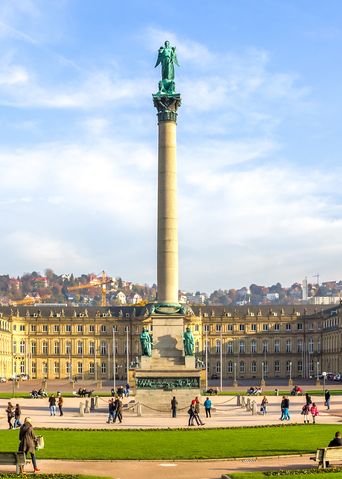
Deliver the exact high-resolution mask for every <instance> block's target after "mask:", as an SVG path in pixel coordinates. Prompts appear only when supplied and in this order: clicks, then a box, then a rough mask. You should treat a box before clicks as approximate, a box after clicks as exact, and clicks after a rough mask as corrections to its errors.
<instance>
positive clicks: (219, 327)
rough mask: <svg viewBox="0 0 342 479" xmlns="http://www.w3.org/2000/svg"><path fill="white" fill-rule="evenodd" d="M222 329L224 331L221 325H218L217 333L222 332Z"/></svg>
mask: <svg viewBox="0 0 342 479" xmlns="http://www.w3.org/2000/svg"><path fill="white" fill-rule="evenodd" d="M221 329H222V327H221V324H217V325H216V332H218V333H219V332H220V331H221Z"/></svg>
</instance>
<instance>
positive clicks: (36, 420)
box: [0, 383, 342, 479]
mask: <svg viewBox="0 0 342 479" xmlns="http://www.w3.org/2000/svg"><path fill="white" fill-rule="evenodd" d="M8 386H9V385H8V384H7V385H1V389H2V391H4V390H5V387H7V391H8ZM62 386H63V385H61V384H58V383H51V384H50V386H49V392H50V393H51V392H54V393H56V392H57V390H61V391H62V392H63V389H64V392H69V393H70V391H69V390H68V389H67V388H63V387H62ZM20 387H21V392H23V391H22V390H23V389H25V390H29V387H30V385H29V384H26V385H24V384H21V385H20ZM279 389H285V390H286V388H284V387H281V388H279ZM308 389H309V387H308ZM310 389H312V388H311V387H310ZM331 389H332V388H331ZM269 390H270V391H273V390H274V388H273V387H272V388H269ZM245 391H246V389H245V388H242V387H241V388H239V390H238V392H239V393H240V394H242V393H243V392H245ZM106 392H108V391H106ZM265 393H266V394H267V391H265ZM17 395H19V391H18V392H17ZM205 397H206V396H202V397H201V403H202V404H203V401H204V400H205ZM262 397H263V395H261V396H251V397H250V399H251V400H254V401H256V403H257V410H258V414H256V415H252V413H251V412H250V411H246V409H245V408H242V407H241V406H238V405H237V397H236V396H211V400H212V403H213V411H212V417H211V418H205V412H204V408H203V406H202V407H201V417H202V420H203V421H204V422H205V425H204V426H195V427H193V428H192V429H194V428H196V427H200V428H211V427H214V428H219V427H222V428H224V427H241V426H261V425H272V424H280V421H279V417H280V402H281V399H282V397H281V396H268V401H269V404H268V413H267V414H266V415H261V414H260V412H259V411H260V403H261V400H262ZM289 398H290V415H291V421H290V423H293V424H295V423H298V424H301V423H303V416H302V415H301V414H300V412H301V408H302V405H303V404H304V402H305V397H304V396H297V397H293V396H289ZM86 399H88V398H79V397H70V398H69V397H66V398H65V399H64V415H63V416H62V417H60V416H59V415H56V416H52V417H51V416H50V412H49V407H48V400H47V398H43V399H28V398H27V399H22V398H15V397H14V398H13V399H12V403H14V404H15V403H17V402H18V403H19V404H20V405H21V408H22V417H25V416H30V417H31V418H32V422H33V424H34V427H35V428H40V427H49V428H64V427H66V428H75V429H82V428H90V429H91V428H93V429H135V428H143V429H144V428H146V429H147V428H180V427H184V428H187V427H188V426H187V424H188V415H187V408H186V409H185V410H182V411H179V412H178V414H177V417H176V418H172V417H171V414H170V413H168V412H161V411H154V410H151V409H149V408H148V407H146V406H148V405H145V406H144V405H142V415H141V416H138V414H137V410H136V409H128V410H126V409H124V413H123V422H122V424H119V423H117V424H107V422H106V421H107V408H108V400H109V397H105V396H99V397H98V407H97V408H96V410H95V412H93V413H86V414H85V415H84V416H80V412H79V405H80V402H83V403H84V402H85V400H86ZM312 399H313V401H314V402H316V404H317V405H318V409H319V413H320V414H319V416H318V418H317V423H320V424H336V428H337V429H339V428H341V421H342V396H339V395H333V396H332V402H331V410H330V411H327V410H326V408H325V406H324V398H323V395H320V396H313V397H312ZM88 400H89V399H88ZM133 400H134V398H132V397H128V398H124V400H123V402H124V405H125V406H127V407H128V408H130V406H131V404H132V401H133ZM89 401H90V400H89ZM7 402H8V400H7V399H0V428H1V429H7V421H6V415H5V408H6V405H7ZM8 433H9V434H15V432H12V431H9V432H8ZM85 447H86V445H85ZM38 458H39V456H38ZM309 458H310V456H309V455H302V456H283V457H269V458H267V457H266V458H265V457H264V458H245V459H244V458H237V459H228V460H204V461H167V460H164V461H127V460H125V461H64V460H63V461H57V460H39V467H40V468H41V470H42V472H45V473H57V472H58V473H74V474H76V473H77V474H92V475H100V476H109V477H113V478H116V479H130V478H131V477H134V476H135V475H139V478H140V479H171V478H177V479H218V478H220V477H221V475H222V474H225V473H229V472H237V471H240V472H244V471H246V472H248V471H249V472H252V471H259V470H262V471H267V470H274V469H282V468H283V469H284V468H287V469H291V468H293V469H297V468H298V469H300V468H310V467H316V466H315V464H314V463H313V461H310V459H309ZM30 469H31V467H30V466H28V467H27V470H28V471H30ZM7 471H11V472H13V467H10V466H1V472H7Z"/></svg>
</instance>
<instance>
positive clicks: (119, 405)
mask: <svg viewBox="0 0 342 479" xmlns="http://www.w3.org/2000/svg"><path fill="white" fill-rule="evenodd" d="M114 408H115V413H114V422H116V420H117V419H118V420H119V422H122V400H121V397H120V396H117V397H116V399H115V402H114Z"/></svg>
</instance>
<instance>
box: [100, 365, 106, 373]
mask: <svg viewBox="0 0 342 479" xmlns="http://www.w3.org/2000/svg"><path fill="white" fill-rule="evenodd" d="M106 372H107V364H106V363H101V373H102V374H106Z"/></svg>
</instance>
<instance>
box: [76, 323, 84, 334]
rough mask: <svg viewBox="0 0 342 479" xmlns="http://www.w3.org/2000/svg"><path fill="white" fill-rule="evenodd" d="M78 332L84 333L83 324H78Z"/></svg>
mask: <svg viewBox="0 0 342 479" xmlns="http://www.w3.org/2000/svg"><path fill="white" fill-rule="evenodd" d="M77 332H78V333H83V324H78V325H77Z"/></svg>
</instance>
